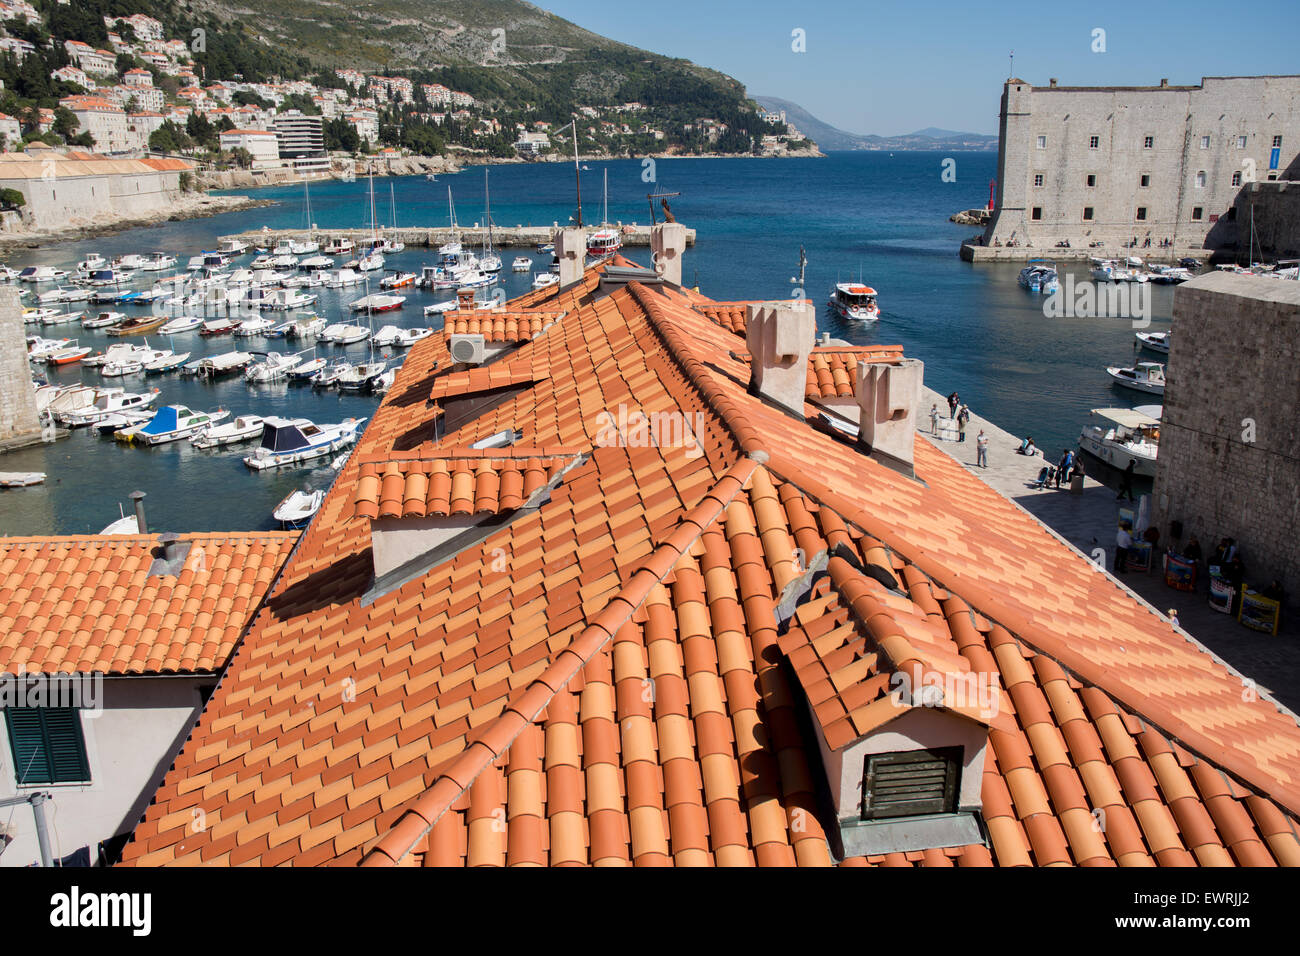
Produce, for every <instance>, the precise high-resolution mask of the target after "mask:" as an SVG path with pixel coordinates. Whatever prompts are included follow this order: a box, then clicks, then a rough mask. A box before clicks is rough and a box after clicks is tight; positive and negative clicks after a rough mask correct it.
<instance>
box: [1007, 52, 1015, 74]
mask: <svg viewBox="0 0 1300 956" xmlns="http://www.w3.org/2000/svg"><path fill="white" fill-rule="evenodd" d="M1009 63H1010V66H1009V67H1008V70H1007V79H1011V78H1012V77H1013V76H1015V75H1016V51H1015V50H1012V51H1011V56H1010V58H1009Z"/></svg>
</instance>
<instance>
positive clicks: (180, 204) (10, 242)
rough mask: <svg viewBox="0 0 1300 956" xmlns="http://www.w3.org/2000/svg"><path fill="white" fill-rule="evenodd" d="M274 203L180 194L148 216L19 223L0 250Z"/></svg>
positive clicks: (2, 238)
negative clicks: (38, 225) (53, 224)
mask: <svg viewBox="0 0 1300 956" xmlns="http://www.w3.org/2000/svg"><path fill="white" fill-rule="evenodd" d="M271 205H274V201H273V200H270V199H254V198H253V197H251V196H209V195H207V194H204V193H190V194H185V195H182V196H180V197H178V198H177V199H176V201H175V202H173V203H172V204H171V205H170V206H168V207H167V208H166V209H159V210H156V211H155V212H152V213H149V214H148V215H146V216H139V217H128V218H122V219H114V220H112V221H92V222H86V223H77V224H75V225H68V226H66V227H63V228H58V229H25V228H23V227H22V226H21V225H19V226H18V227H17V228H12V229H7V230H6V231H5V232H3V233H0V252H5V253H7V252H10V251H12V250H15V249H39V248H40V247H41V246H45V245H51V244H53V243H59V242H73V241H76V240H79V239H93V238H95V237H98V236H110V235H113V234H114V233H118V232H125V231H126V230H127V229H140V228H147V227H150V226H160V225H162V224H163V223H165V222H181V221H182V220H185V219H203V218H207V217H209V216H219V215H221V214H222V213H227V212H235V211H236V210H239V209H251V208H253V207H255V206H271Z"/></svg>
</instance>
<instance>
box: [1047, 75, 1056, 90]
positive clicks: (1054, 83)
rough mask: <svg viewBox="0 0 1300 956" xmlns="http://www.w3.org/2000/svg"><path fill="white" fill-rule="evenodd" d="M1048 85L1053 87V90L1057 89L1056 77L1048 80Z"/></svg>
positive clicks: (1050, 87)
mask: <svg viewBox="0 0 1300 956" xmlns="http://www.w3.org/2000/svg"><path fill="white" fill-rule="evenodd" d="M1047 86H1048V88H1049V89H1053V90H1054V89H1056V77H1052V78H1051V79H1050V80H1048V81H1047Z"/></svg>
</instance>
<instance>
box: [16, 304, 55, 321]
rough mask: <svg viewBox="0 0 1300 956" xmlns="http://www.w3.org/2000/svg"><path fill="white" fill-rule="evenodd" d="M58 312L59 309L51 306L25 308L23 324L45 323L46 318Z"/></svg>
mask: <svg viewBox="0 0 1300 956" xmlns="http://www.w3.org/2000/svg"><path fill="white" fill-rule="evenodd" d="M58 314H59V310H58V309H55V308H49V307H47V308H44V309H24V310H23V324H24V325H38V324H40V323H43V322H44V321H45V320H46V319H48V318H50V317H51V316H55V315H58Z"/></svg>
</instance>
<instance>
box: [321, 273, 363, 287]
mask: <svg viewBox="0 0 1300 956" xmlns="http://www.w3.org/2000/svg"><path fill="white" fill-rule="evenodd" d="M363 278H364V277H363V276H362V275H361V273H359V272H357V271H355V270H353V269H346V268H344V269H340V270H338V271H337V272H330V273H328V274H326V276H325V287H326V288H329V289H350V288H352V287H353V286H358V285H361V282H362V280H363Z"/></svg>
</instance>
